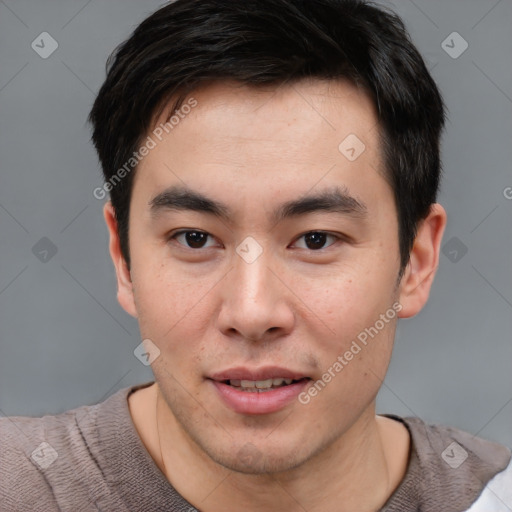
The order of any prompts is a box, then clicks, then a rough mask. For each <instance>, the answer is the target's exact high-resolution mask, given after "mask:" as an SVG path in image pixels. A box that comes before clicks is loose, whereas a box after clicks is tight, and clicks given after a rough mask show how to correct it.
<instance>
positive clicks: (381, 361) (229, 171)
mask: <svg viewBox="0 0 512 512" xmlns="http://www.w3.org/2000/svg"><path fill="white" fill-rule="evenodd" d="M90 120H91V122H92V125H93V141H94V144H95V147H96V149H97V151H98V154H99V157H100V160H101V163H102V167H103V171H104V174H105V185H104V187H102V188H99V189H97V190H96V191H95V195H96V196H97V197H102V196H103V197H105V196H106V194H107V193H109V194H110V199H111V200H110V201H107V202H106V204H105V207H104V215H105V220H106V223H107V226H108V230H109V232H110V254H111V256H112V259H113V262H114V265H115V270H116V275H117V283H118V300H119V302H120V304H121V305H122V307H123V308H124V309H125V310H126V311H127V312H128V313H129V314H130V315H132V316H134V317H136V318H137V319H138V322H139V326H140V332H141V338H142V339H143V340H144V342H143V346H144V353H143V354H142V356H144V357H145V358H146V359H147V360H148V361H149V362H150V363H151V365H152V369H153V372H154V375H155V382H154V383H147V384H144V385H140V386H135V387H133V388H127V389H123V390H121V391H119V392H118V393H116V394H114V395H113V396H112V397H110V398H109V399H108V400H106V401H105V402H103V403H101V404H98V405H95V406H90V407H81V408H78V409H75V410H73V411H67V412H66V413H63V414H61V415H57V416H46V417H44V418H42V419H37V418H21V417H18V418H11V419H8V420H5V419H4V420H2V437H3V440H4V443H5V448H4V449H3V454H2V457H3V459H4V462H3V463H2V467H1V476H2V484H1V490H2V507H3V508H2V510H115V511H124V510H132V511H133V510H176V511H185V510H201V511H205V512H217V511H239V510H243V509H245V510H248V511H251V512H252V511H260V510H265V511H302V510H307V511H310V512H312V511H317V510H323V511H325V510H327V511H331V510H332V511H337V512H339V511H351V512H352V511H368V512H369V511H377V510H383V511H387V512H390V511H404V510H406V511H408V510H422V511H439V510H450V511H452V510H453V511H455V510H457V511H462V510H471V511H473V512H474V511H483V510H486V511H500V510H510V507H512V502H511V500H510V498H511V496H510V488H511V487H512V476H511V475H512V469H511V466H510V451H509V450H508V449H507V448H505V447H503V446H500V445H498V444H495V443H491V442H488V441H485V440H483V439H478V438H474V437H472V436H471V435H470V434H467V433H464V432H462V431H459V430H457V429H453V428H449V427H432V426H428V425H426V424H425V423H423V422H422V421H421V420H420V419H418V418H398V417H396V416H379V415H376V413H375V398H376V395H377V392H378V390H379V388H380V386H381V384H382V381H383V379H384V376H385V373H386V369H387V366H388V363H389V360H390V356H391V351H392V345H393V340H394V336H395V331H396V326H397V321H398V318H409V317H412V316H414V315H415V314H417V313H418V312H419V311H420V310H421V309H422V307H423V306H424V304H425V303H426V301H427V299H428V296H429V292H430V288H431V285H432V282H433V279H434V275H435V271H436V269H437V266H438V260H439V249H440V244H441V239H442V235H443V231H444V228H445V225H446V212H445V210H444V209H443V207H442V206H441V205H439V204H438V203H436V195H437V191H438V187H439V177H440V161H439V138H440V134H441V131H442V127H443V122H444V108H443V102H442V99H441V96H440V94H439V92H438V90H437V87H436V85H435V83H434V82H433V80H432V78H431V76H430V75H429V73H428V71H427V69H426V67H425V64H424V62H423V60H422V58H421V56H420V55H419V53H418V52H417V50H416V49H415V48H414V46H413V45H412V43H411V41H410V40H409V38H408V36H407V33H406V31H405V29H404V27H403V25H402V22H401V21H400V20H399V19H398V18H397V17H396V16H395V15H393V14H392V13H390V12H387V11H384V10H381V9H379V8H377V7H375V6H373V5H370V4H367V3H366V2H363V1H359V0H350V1H342V0H308V1H291V0H248V1H245V2H226V1H225V0H223V1H220V0H177V1H175V2H173V3H170V4H168V5H166V6H165V7H163V8H161V9H160V10H159V11H157V12H156V13H155V14H153V15H152V16H150V17H149V18H148V19H147V20H145V21H144V22H143V23H142V24H141V25H140V26H139V27H138V28H137V29H136V30H135V32H134V34H133V35H132V36H131V37H130V38H129V39H128V40H127V41H126V42H125V43H124V44H123V45H122V46H120V47H119V48H118V49H117V51H116V53H115V54H114V55H113V57H112V59H110V61H109V70H108V74H107V78H106V81H105V83H104V84H103V86H102V88H101V90H100V91H99V94H98V97H97V99H96V101H95V104H94V106H93V109H92V111H91V115H90ZM39 443H43V444H42V446H41V445H39ZM36 446H39V449H38V450H35V451H32V450H34V448H35V447H36ZM27 455H28V456H27ZM507 493H508V494H507ZM507 507H508V508H507Z"/></svg>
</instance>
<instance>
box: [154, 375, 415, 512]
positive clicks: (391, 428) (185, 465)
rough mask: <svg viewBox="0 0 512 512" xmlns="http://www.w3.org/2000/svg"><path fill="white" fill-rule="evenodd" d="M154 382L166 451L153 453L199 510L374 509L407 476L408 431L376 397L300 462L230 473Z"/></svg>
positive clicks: (158, 423) (162, 445)
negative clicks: (268, 470)
mask: <svg viewBox="0 0 512 512" xmlns="http://www.w3.org/2000/svg"><path fill="white" fill-rule="evenodd" d="M155 388H156V389H155V400H154V402H153V403H154V405H155V410H156V435H157V436H158V448H159V450H158V451H159V452H160V453H158V456H157V457H153V458H154V459H155V461H156V462H157V464H158V465H159V467H160V469H161V471H162V472H163V473H164V475H165V476H166V478H167V479H168V480H169V482H171V484H172V485H173V486H174V487H175V488H176V490H177V491H178V492H179V493H180V494H181V495H182V496H184V497H185V498H186V499H187V500H188V501H189V502H190V503H193V504H194V505H195V506H196V507H198V508H199V509H200V510H204V511H207V512H218V511H219V512H220V511H225V510H240V509H243V507H245V508H246V509H247V510H250V511H251V512H259V511H260V510H261V511H265V512H269V511H274V510H275V511H277V510H290V511H295V510H297V511H303V510H308V511H310V512H314V511H316V510H322V511H323V512H325V511H331V510H332V511H337V512H345V511H347V512H348V511H353V510H358V511H361V512H365V511H368V512H370V511H376V510H379V509H380V508H381V507H382V506H383V505H384V503H385V502H386V500H387V499H388V498H389V496H390V495H391V494H392V492H393V491H394V490H395V488H396V487H397V486H398V484H399V482H400V481H401V479H402V478H403V476H404V474H405V469H406V466H407V458H408V452H409V435H408V433H407V431H406V429H405V427H403V426H402V425H401V424H400V423H398V422H395V421H393V420H390V419H387V418H382V417H378V416H376V415H375V407H374V404H373V403H372V404H371V405H370V406H369V407H368V408H367V410H366V411H365V412H364V413H363V414H362V415H361V416H360V418H359V419H358V420H357V421H356V422H355V423H354V425H352V427H351V428H350V429H349V430H348V431H347V432H345V433H344V434H343V436H341V437H340V438H338V439H336V440H335V441H334V442H332V443H331V444H329V445H328V446H326V447H325V449H324V450H322V451H321V452H320V453H319V454H317V455H315V456H314V457H313V458H311V459H309V460H308V461H306V462H305V463H303V464H301V465H300V466H298V467H296V468H294V469H292V470H290V471H287V472H283V473H272V474H264V475H251V474H244V473H237V472H234V471H231V470H229V469H227V468H225V467H223V466H221V465H219V464H217V463H216V462H214V461H213V460H212V459H211V458H210V457H209V456H208V455H207V454H206V453H204V452H203V451H202V450H201V449H200V448H199V447H198V446H197V444H196V443H195V442H194V441H193V440H192V439H190V437H189V436H188V435H187V433H186V432H185V431H184V430H183V429H182V428H181V425H180V424H179V423H178V422H177V421H176V419H175V418H174V416H173V415H172V412H171V411H170V410H169V408H168V407H167V405H166V403H165V400H164V398H163V397H162V396H159V395H160V392H159V390H158V386H157V385H155Z"/></svg>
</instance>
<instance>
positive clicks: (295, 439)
mask: <svg viewBox="0 0 512 512" xmlns="http://www.w3.org/2000/svg"><path fill="white" fill-rule="evenodd" d="M193 97H194V98H195V100H196V101H197V105H196V106H195V107H194V108H192V109H190V110H191V111H190V112H189V113H188V114H187V115H184V116H183V119H181V118H180V121H179V123H178V124H177V125H176V126H175V127H174V128H173V129H172V131H171V132H170V134H169V135H167V136H166V137H162V141H159V140H158V139H156V138H155V137H153V138H154V139H155V140H156V141H157V144H156V146H155V147H154V148H152V149H151V150H150V151H149V154H147V155H146V156H145V157H144V158H143V159H142V161H141V163H140V164H139V167H138V169H137V174H136V176H135V179H134V185H133V192H132V201H131V210H130V219H129V233H130V244H129V246H130V254H131V284H130V286H129V287H128V289H125V290H120V300H121V302H122V304H123V305H124V307H125V309H126V310H127V311H129V312H130V313H131V314H133V315H134V316H137V317H138V321H139V325H140V330H141V335H142V338H143V339H150V340H151V341H152V343H154V345H155V346H156V347H158V349H159V351H160V355H159V356H158V358H157V359H156V360H155V361H154V363H153V371H154V374H155V378H156V381H157V383H158V385H159V388H160V390H161V392H162V394H163V396H164V397H165V401H166V403H167V405H168V408H169V411H170V414H171V416H172V418H173V419H174V420H175V425H176V428H178V429H179V430H180V432H181V434H180V435H182V436H186V437H187V438H188V439H191V440H193V441H194V442H195V445H196V446H197V447H199V449H200V450H201V451H202V453H204V454H206V455H207V456H209V457H210V458H211V459H213V460H214V461H216V462H218V463H220V464H222V465H224V466H226V467H228V468H230V469H232V470H236V471H242V472H253V473H258V472H262V471H264V470H266V471H283V470H287V469H290V468H293V467H296V466H299V465H300V464H301V463H303V462H304V461H306V460H308V459H311V458H313V457H314V456H315V455H317V454H319V453H320V452H321V451H322V449H324V448H325V447H327V446H328V445H329V444H331V443H333V442H336V441H337V440H339V439H341V438H342V437H343V436H344V435H346V434H347V433H348V432H349V431H351V429H353V428H355V426H357V425H360V424H361V423H364V422H366V421H368V418H370V416H371V415H374V400H375V396H376V394H377V391H378V389H379V387H380V385H381V379H383V377H384V374H385V372H386V369H387V366H388V362H389V359H390V354H391V349H392V342H393V338H394V334H395V327H396V318H397V309H400V306H398V307H397V301H399V300H400V295H399V293H400V289H399V288H397V287H396V280H397V275H398V272H399V249H398V220H397V213H396V207H395V204H394V199H393V193H392V190H391V188H390V186H389V185H388V183H387V182H386V180H385V179H384V178H383V174H382V162H381V156H380V153H379V145H378V139H379V133H378V128H377V126H376V125H377V121H376V116H375V111H374V107H373V104H372V102H371V101H370V99H369V98H368V97H367V96H366V95H365V94H364V93H363V92H362V91H360V90H358V89H356V88H354V87H353V86H351V85H349V84H347V83H341V82H340V83H333V82H330V83H327V82H320V81H310V82H301V83H298V84H294V85H293V86H282V87H279V88H277V89H273V90H270V89H269V90H263V89H252V88H247V87H240V86H234V85H233V84H227V83H223V84H217V85H214V86H210V87H207V88H204V89H201V90H198V91H196V92H195V93H194V94H193ZM187 111H188V109H187ZM162 121H163V122H165V120H164V119H161V120H158V123H160V122H162ZM150 135H151V134H150ZM347 137H349V138H348V139H347ZM356 137H357V138H356ZM345 139H346V140H345ZM344 141H345V142H344ZM363 144H364V146H363ZM132 294H133V295H132ZM394 303H395V306H394V307H393V304H394ZM365 329H366V331H365ZM363 333H366V339H365V335H364V334H363ZM370 333H371V334H370ZM363 340H365V342H363ZM350 354H352V355H350ZM336 363H337V364H336ZM329 377H330V378H329ZM271 378H274V379H277V380H276V381H272V382H273V385H274V384H275V386H276V389H270V390H263V391H254V389H253V390H252V391H251V390H247V389H246V388H247V387H251V386H253V385H256V386H260V387H266V386H268V385H269V382H268V379H271ZM282 378H286V379H292V380H293V381H292V383H291V384H290V383H289V380H286V381H284V382H282V383H281V384H280V387H279V383H280V381H281V380H282ZM242 381H250V382H242ZM253 381H258V383H257V384H254V382H253ZM260 381H267V382H266V383H265V382H260ZM241 387H243V388H244V389H241ZM313 389H316V392H315V391H314V390H313Z"/></svg>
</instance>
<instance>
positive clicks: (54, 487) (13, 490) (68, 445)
mask: <svg viewBox="0 0 512 512" xmlns="http://www.w3.org/2000/svg"><path fill="white" fill-rule="evenodd" d="M129 389H130V388H125V389H123V390H120V391H119V392H117V393H115V394H114V395H112V396H111V397H110V398H108V399H107V400H106V401H104V402H101V403H99V404H95V405H85V406H81V407H77V408H75V409H72V410H68V411H65V412H63V413H60V414H56V415H46V416H42V417H37V418H36V417H27V416H11V417H4V418H0V502H1V503H2V506H3V507H5V508H3V509H2V510H12V511H27V512H28V511H34V510H38V511H54V510H60V509H64V510H69V509H70V505H71V503H70V502H69V500H70V497H71V496H73V503H75V502H76V503H82V504H89V505H91V504H94V503H95V499H96V498H95V497H96V495H99V494H104V493H105V492H106V488H105V486H106V485H108V482H106V481H105V475H104V474H103V468H104V467H105V466H106V462H105V461H104V460H100V459H101V457H102V456H101V452H102V446H104V444H105V439H102V433H103V432H107V433H108V436H109V441H108V442H110V443H111V439H113V438H115V437H116V432H115V431H113V430H114V428H115V427H114V428H113V427H111V426H110V425H109V426H108V429H106V428H105V426H103V427H102V425H104V424H105V421H106V419H107V420H108V418H109V417H110V416H111V415H112V414H111V413H110V411H111V410H115V409H116V404H120V403H121V402H122V400H123V399H124V397H125V396H126V394H127V392H128V391H129ZM111 424H112V425H115V422H114V421H111ZM92 509H93V508H92Z"/></svg>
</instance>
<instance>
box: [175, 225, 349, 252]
mask: <svg viewBox="0 0 512 512" xmlns="http://www.w3.org/2000/svg"><path fill="white" fill-rule="evenodd" d="M187 233H201V234H204V235H207V236H208V237H210V238H213V236H212V235H210V233H208V232H207V231H201V230H199V229H183V230H180V231H176V232H175V233H173V234H171V235H170V236H169V241H172V240H176V238H177V237H178V236H180V235H184V234H187ZM311 234H322V235H326V236H327V237H332V238H334V239H335V240H334V242H333V243H331V244H329V245H328V246H326V247H321V248H320V249H309V248H307V247H306V248H302V249H306V250H309V251H311V252H320V251H322V250H324V249H327V248H329V247H331V246H332V245H334V244H335V243H337V242H339V241H343V240H344V238H343V237H342V236H341V235H337V234H334V233H330V232H329V231H322V230H313V231H306V232H305V233H302V234H301V235H299V236H298V237H297V238H296V239H295V241H294V243H296V242H297V241H298V240H300V239H301V238H303V237H305V236H307V235H311ZM177 243H178V244H179V245H180V246H181V247H184V248H185V249H186V250H192V251H195V252H197V251H199V250H201V249H209V248H210V247H206V248H205V247H200V248H194V247H189V246H186V245H185V244H182V243H180V242H177Z"/></svg>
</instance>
